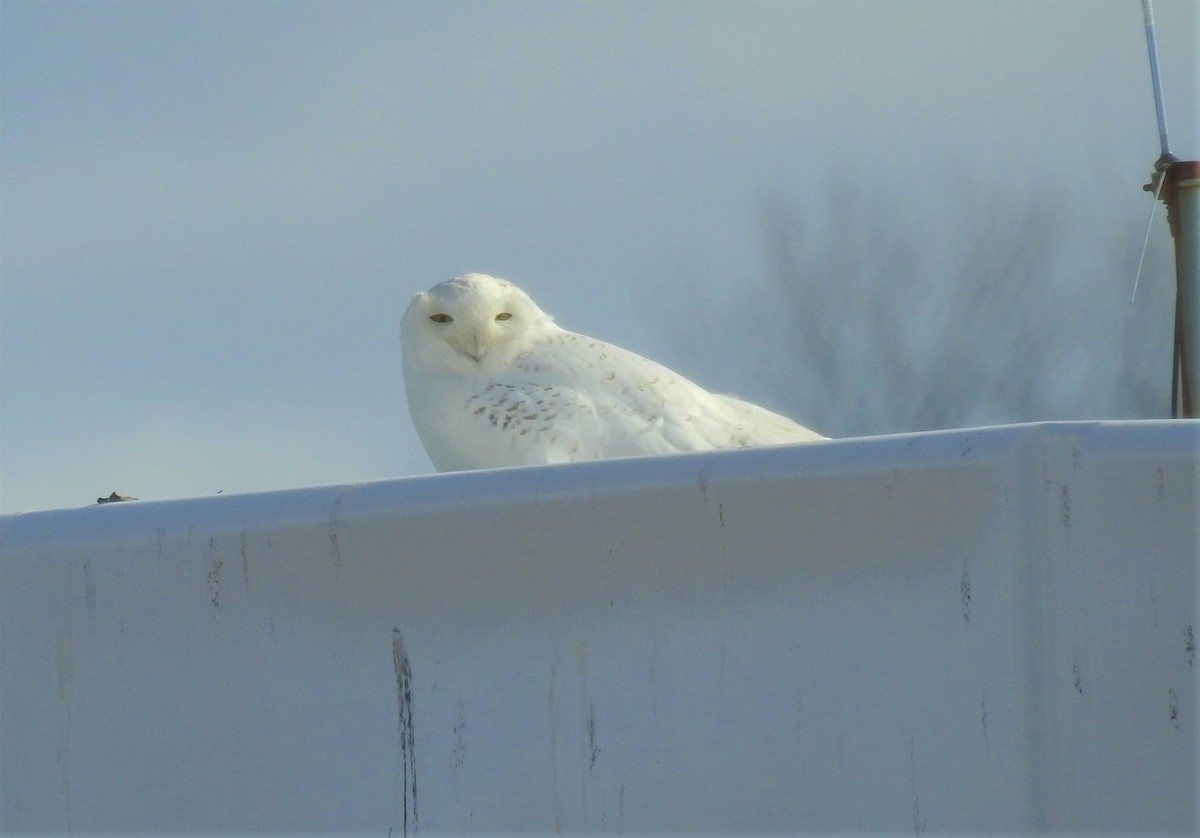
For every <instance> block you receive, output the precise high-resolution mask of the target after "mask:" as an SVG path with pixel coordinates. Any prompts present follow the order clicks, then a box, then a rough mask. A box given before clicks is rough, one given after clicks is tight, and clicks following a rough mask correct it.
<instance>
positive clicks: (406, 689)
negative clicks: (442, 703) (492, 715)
mask: <svg viewBox="0 0 1200 838" xmlns="http://www.w3.org/2000/svg"><path fill="white" fill-rule="evenodd" d="M331 520H332V516H331ZM392 665H393V666H394V667H395V670H396V704H397V708H398V713H399V730H400V763H401V771H402V775H401V776H402V780H403V784H404V788H403V790H402V793H403V796H404V803H403V806H404V808H403V812H402V817H403V820H402V821H401V827H402V829H403V834H404V835H408V819H409V811H410V810H411V812H412V829H413V832H416V831H417V758H416V754H415V752H414V745H415V744H416V736H415V734H414V732H413V703H412V667H411V666H410V665H409V662H408V654H407V653H406V652H405V651H404V638H403V637H402V636H401V635H400V629H398V628H393V629H392Z"/></svg>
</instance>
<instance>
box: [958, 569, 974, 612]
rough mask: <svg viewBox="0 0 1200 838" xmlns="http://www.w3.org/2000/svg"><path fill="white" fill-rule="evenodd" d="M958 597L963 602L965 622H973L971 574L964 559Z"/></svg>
mask: <svg viewBox="0 0 1200 838" xmlns="http://www.w3.org/2000/svg"><path fill="white" fill-rule="evenodd" d="M958 595H959V599H960V600H961V602H962V615H963V620H964V622H968V623H969V622H971V572H970V570H969V569H968V568H967V560H966V559H963V571H962V580H961V581H960V582H959V584H958Z"/></svg>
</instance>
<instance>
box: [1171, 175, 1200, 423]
mask: <svg viewBox="0 0 1200 838" xmlns="http://www.w3.org/2000/svg"><path fill="white" fill-rule="evenodd" d="M1164 175H1165V177H1166V178H1167V183H1166V188H1165V189H1164V190H1163V201H1164V203H1166V205H1167V218H1168V220H1169V221H1170V224H1171V235H1172V237H1173V238H1174V239H1175V283H1176V289H1175V365H1176V368H1175V376H1176V380H1177V381H1178V385H1177V388H1176V392H1177V393H1178V394H1179V395H1178V407H1179V412H1178V415H1180V416H1183V417H1187V418H1193V417H1195V416H1196V407H1197V405H1196V399H1197V395H1198V393H1200V162H1197V161H1195V160H1184V161H1180V162H1178V163H1173V164H1171V166H1170V167H1169V168H1168V169H1167V171H1166V172H1165V173H1164Z"/></svg>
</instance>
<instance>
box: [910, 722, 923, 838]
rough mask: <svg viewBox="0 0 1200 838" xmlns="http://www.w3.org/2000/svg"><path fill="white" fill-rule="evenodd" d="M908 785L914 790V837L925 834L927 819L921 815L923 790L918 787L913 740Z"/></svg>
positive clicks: (911, 742)
mask: <svg viewBox="0 0 1200 838" xmlns="http://www.w3.org/2000/svg"><path fill="white" fill-rule="evenodd" d="M908 784H909V788H910V789H911V790H912V821H913V835H921V834H923V833H924V832H925V818H924V817H923V816H922V815H921V790H920V789H919V788H918V787H917V757H916V748H915V747H914V746H913V740H912V738H911V737H910V738H909V740H908Z"/></svg>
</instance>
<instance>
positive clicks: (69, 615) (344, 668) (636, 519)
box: [0, 422, 1200, 836]
mask: <svg viewBox="0 0 1200 838" xmlns="http://www.w3.org/2000/svg"><path fill="white" fill-rule="evenodd" d="M1198 445H1200V424H1197V423H1194V422H1191V423H1188V422H1172V423H1167V422H1160V423H1154V422H1147V423H1100V424H1096V423H1089V424H1049V425H1034V426H1014V427H1003V428H992V429H975V430H964V431H954V432H945V433H937V434H927V435H911V436H897V437H883V438H873V439H855V440H844V441H838V442H832V443H829V444H821V445H814V446H808V447H796V448H776V449H760V450H753V451H741V452H728V453H717V454H705V455H695V456H678V457H672V458H653V459H649V458H648V459H641V460H627V461H609V462H602V463H595V464H589V465H580V466H560V467H553V468H544V469H524V470H508V471H495V472H478V473H473V474H458V475H444V476H437V477H425V478H415V479H407V480H396V481H388V482H381V483H373V484H367V485H354V486H342V487H335V488H320V489H311V490H302V491H291V492H279V493H270V494H260V495H244V496H219V497H212V498H204V499H197V500H182V501H171V502H158V503H146V502H137V503H125V504H111V505H106V506H97V507H91V508H84V509H78V510H63V511H53V512H42V513H31V514H26V515H19V516H10V517H7V518H4V519H0V538H2V546H3V561H2V564H0V604H2V608H3V611H2V613H0V632H2V633H0V679H2V680H0V757H2V761H0V785H2V795H0V826H2V827H3V828H4V829H6V830H10V831H25V830H27V831H43V830H73V831H78V832H96V831H110V832H128V831H132V830H172V831H198V830H203V831H208V832H220V831H238V832H256V831H288V832H293V831H295V832H299V831H305V832H313V831H329V830H336V831H341V832H354V833H366V834H376V835H381V836H382V835H386V834H388V833H391V834H401V833H406V832H416V831H418V830H420V831H426V832H436V831H449V832H458V831H464V832H481V831H489V832H497V831H536V832H551V831H568V832H580V831H589V832H590V831H625V832H648V831H664V830H670V831H677V830H686V831H729V832H736V833H743V832H747V831H757V830H770V831H776V832H792V831H853V832H871V833H876V832H887V833H899V832H910V831H911V832H915V833H921V832H924V831H927V830H928V831H930V832H935V831H947V830H949V831H965V830H973V831H978V830H983V831H1002V832H1007V831H1025V830H1039V831H1041V830H1084V831H1095V830H1118V831H1120V830H1126V831H1133V832H1146V831H1153V830H1174V831H1189V830H1192V829H1194V828H1195V827H1196V825H1197V805H1196V788H1197V762H1196V734H1197V725H1196V708H1197V702H1196V675H1197V671H1198V670H1197V663H1196V660H1195V655H1196V653H1195V634H1196V628H1197V618H1196V568H1197V522H1196V513H1197V504H1198V496H1197V473H1196V467H1197V461H1198V454H1197V450H1198Z"/></svg>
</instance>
